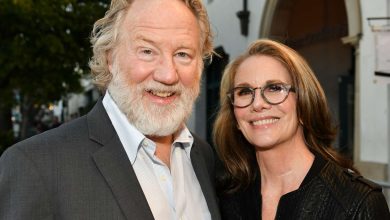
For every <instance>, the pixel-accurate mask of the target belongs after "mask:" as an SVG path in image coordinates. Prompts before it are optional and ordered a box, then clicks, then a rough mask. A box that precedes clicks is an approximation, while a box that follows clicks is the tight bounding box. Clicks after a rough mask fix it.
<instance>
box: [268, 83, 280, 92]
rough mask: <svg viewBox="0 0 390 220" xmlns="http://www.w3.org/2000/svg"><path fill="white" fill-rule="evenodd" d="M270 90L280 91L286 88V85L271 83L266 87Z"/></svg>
mask: <svg viewBox="0 0 390 220" xmlns="http://www.w3.org/2000/svg"><path fill="white" fill-rule="evenodd" d="M265 90H267V91H268V92H280V91H282V90H284V87H283V85H282V84H270V85H268V86H267V87H266V89H265Z"/></svg>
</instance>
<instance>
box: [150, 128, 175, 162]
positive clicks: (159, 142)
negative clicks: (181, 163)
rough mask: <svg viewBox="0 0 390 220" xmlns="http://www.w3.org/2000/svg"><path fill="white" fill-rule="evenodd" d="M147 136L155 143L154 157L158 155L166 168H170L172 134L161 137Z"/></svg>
mask: <svg viewBox="0 0 390 220" xmlns="http://www.w3.org/2000/svg"><path fill="white" fill-rule="evenodd" d="M148 138H149V139H150V140H152V141H153V142H155V143H156V152H155V155H156V157H158V158H159V159H160V160H161V161H162V162H163V163H164V164H165V165H167V167H168V168H170V164H171V147H172V143H173V135H169V136H163V137H158V136H148Z"/></svg>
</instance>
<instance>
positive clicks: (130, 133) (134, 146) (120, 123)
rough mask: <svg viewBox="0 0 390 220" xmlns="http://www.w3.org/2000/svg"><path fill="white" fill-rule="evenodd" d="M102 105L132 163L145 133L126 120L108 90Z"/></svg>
mask: <svg viewBox="0 0 390 220" xmlns="http://www.w3.org/2000/svg"><path fill="white" fill-rule="evenodd" d="M103 106H104V108H105V109H106V111H107V114H108V117H110V120H111V122H112V124H113V126H114V128H115V131H116V133H117V134H118V136H119V139H120V141H121V143H122V145H123V147H124V148H125V151H126V154H127V156H128V157H129V160H130V162H131V164H134V162H135V159H136V157H137V152H138V148H139V146H140V144H141V142H142V141H143V140H144V139H145V135H143V134H142V133H141V132H139V131H138V129H137V128H135V127H134V126H133V125H132V124H131V123H130V122H129V121H128V120H127V117H126V116H125V114H123V112H122V111H121V110H119V108H118V106H117V105H116V103H115V101H114V100H113V99H112V98H111V95H110V93H109V92H108V91H107V92H106V94H105V95H104V98H103Z"/></svg>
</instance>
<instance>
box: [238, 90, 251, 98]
mask: <svg viewBox="0 0 390 220" xmlns="http://www.w3.org/2000/svg"><path fill="white" fill-rule="evenodd" d="M251 94H252V90H251V89H250V88H240V89H238V90H237V95H238V96H244V95H251Z"/></svg>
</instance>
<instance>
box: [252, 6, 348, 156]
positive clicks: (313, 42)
mask: <svg viewBox="0 0 390 220" xmlns="http://www.w3.org/2000/svg"><path fill="white" fill-rule="evenodd" d="M267 4H268V6H267V7H266V9H265V10H266V11H265V12H264V17H263V20H262V28H261V29H262V33H260V36H261V37H267V38H271V39H275V40H277V41H280V42H283V43H285V44H287V45H289V46H290V47H292V48H294V49H295V50H297V51H298V52H299V53H300V54H301V55H302V56H303V57H305V59H306V60H307V61H308V62H309V64H310V66H311V67H312V68H313V70H314V72H315V73H316V75H317V78H318V79H319V81H320V82H321V85H322V86H323V88H324V90H325V93H326V96H327V98H328V102H329V105H330V109H331V112H332V114H333V117H334V119H335V120H336V123H337V124H338V125H339V129H340V132H339V137H338V139H337V142H336V143H335V145H336V147H339V149H340V151H341V152H343V153H345V154H346V155H349V156H352V152H353V149H352V147H353V126H354V79H355V68H354V66H355V64H354V60H355V57H354V47H353V46H351V45H347V44H343V42H342V40H341V38H343V37H346V36H348V17H347V10H346V6H345V3H344V1H340V0H270V1H268V3H267ZM264 18H265V19H264Z"/></svg>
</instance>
